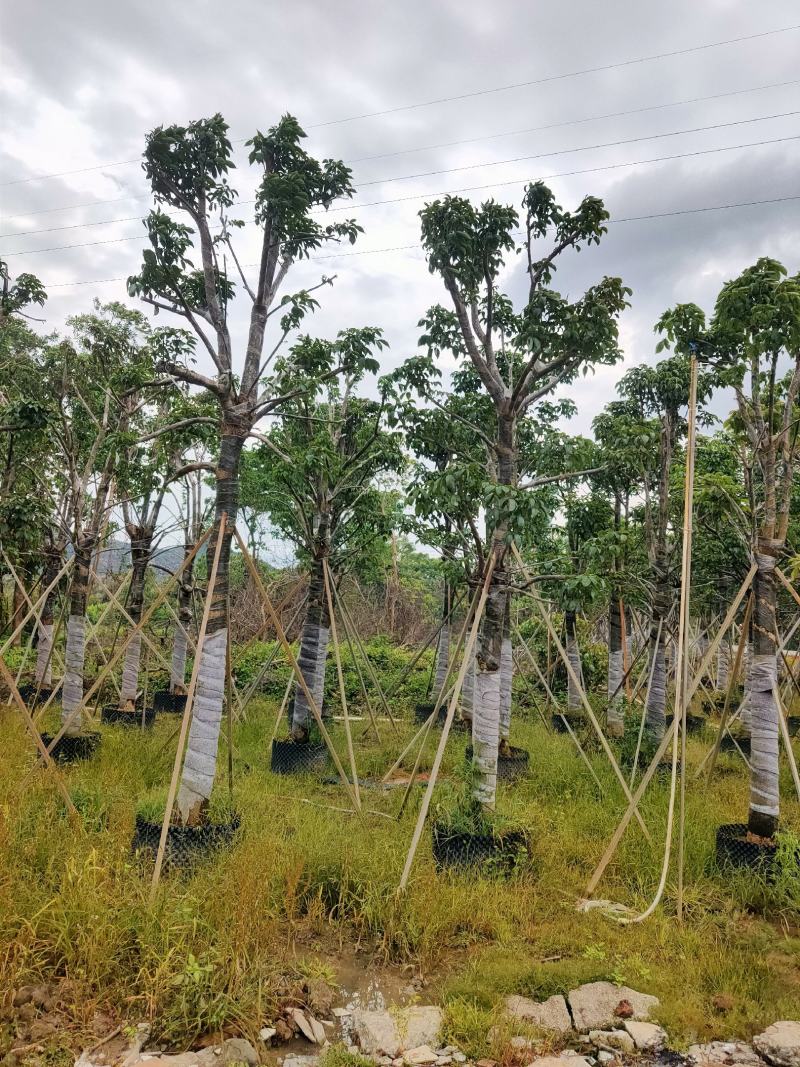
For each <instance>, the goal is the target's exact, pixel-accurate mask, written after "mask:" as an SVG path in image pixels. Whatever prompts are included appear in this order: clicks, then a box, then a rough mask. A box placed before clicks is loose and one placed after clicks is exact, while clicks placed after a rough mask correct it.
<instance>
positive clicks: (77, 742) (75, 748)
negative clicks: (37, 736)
mask: <svg viewBox="0 0 800 1067" xmlns="http://www.w3.org/2000/svg"><path fill="white" fill-rule="evenodd" d="M53 736H54V735H53V734H42V741H43V742H44V744H45V747H47V748H49V747H50V744H51V742H52V740H53ZM99 743H100V734H98V733H86V734H64V736H63V737H60V738H59V740H58V743H57V744H56V747H55V748H54V749H53V751H52V752H51V753H50V755H51V756H52V757H53V759H54V760H56V761H57V762H58V763H77V762H78V761H79V760H84V759H91V757H92V756H93V755H94V752H95V749H96V748H97V746H98V744H99Z"/></svg>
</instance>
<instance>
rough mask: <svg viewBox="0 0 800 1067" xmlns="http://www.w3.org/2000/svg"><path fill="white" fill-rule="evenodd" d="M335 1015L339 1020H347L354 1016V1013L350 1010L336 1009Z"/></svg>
mask: <svg viewBox="0 0 800 1067" xmlns="http://www.w3.org/2000/svg"><path fill="white" fill-rule="evenodd" d="M333 1014H334V1015H335V1016H336V1018H337V1019H346V1018H347V1016H348V1015H352V1014H353V1013H352V1011H351V1010H350V1009H349V1008H334V1009H333Z"/></svg>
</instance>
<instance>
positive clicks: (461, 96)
mask: <svg viewBox="0 0 800 1067" xmlns="http://www.w3.org/2000/svg"><path fill="white" fill-rule="evenodd" d="M794 30H800V23H795V24H794V25H791V26H781V27H778V28H777V29H774V30H762V31H761V32H760V33H748V34H743V35H742V36H740V37H729V38H727V39H726V40H724V41H708V42H706V43H705V44H697V45H692V46H690V47H689V48H677V49H673V50H672V51H669V52H655V53H653V54H651V55H646V56H637V57H635V58H633V59H623V60H618V61H616V62H614V63H603V64H601V65H600V66H596V67H584V68H583V69H581V70H572V71H563V72H561V73H559V74H546V75H544V76H543V77H541V78H532V79H530V80H529V81H522V82H512V83H510V84H509V85H496V86H490V87H488V88H485V89H474V90H472V91H470V92H466V93H458V94H456V95H454V96H440V97H436V98H434V99H432V100H421V101H418V102H416V103H413V104H399V105H397V106H395V107H390V108H384V109H383V110H382V111H367V112H363V113H361V114H358V115H346V116H344V117H343V118H338V119H328V120H327V121H325V122H315V123H312V124H310V125H309V126H307V129H321V128H323V127H326V126H337V125H341V124H343V123H346V122H359V121H361V120H362V119H372V118H380V117H382V116H384V115H396V114H398V113H399V112H401V111H414V110H416V109H418V108H423V107H433V106H434V105H436V104H447V103H452V102H454V101H459V100H471V99H474V98H475V97H478V96H489V95H493V94H495V93H505V92H509V91H510V90H512V89H523V88H527V87H529V86H532V85H545V84H547V83H549V82H556V81H565V80H567V79H569V78H578V77H583V76H584V75H587V74H600V73H603V72H604V71H608V70H618V69H620V68H622V67H632V66H637V65H638V64H641V63H651V62H653V61H654V60H658V59H672V58H674V57H676V56H686V55H691V54H693V53H695V52H704V51H707V50H708V49H712V48H722V47H724V46H726V45H731V44H740V43H742V42H744V41H755V40H758V39H760V38H764V37H774V36H777V35H778V34H781V33H790V32H792V31H794ZM244 139H245V138H239V139H238V140H239V141H243V140H244ZM138 162H139V159H123V160H117V161H116V162H113V163H99V164H96V165H95V166H91V167H78V168H76V169H75V170H62V171H56V172H54V173H51V174H37V175H35V176H32V177H29V178H16V179H14V180H13V181H10V182H0V187H5V186H9V185H23V184H26V183H28V182H36V181H45V180H46V179H49V178H63V177H66V176H67V175H70V174H86V173H88V172H89V171H96V170H104V169H105V168H106V167H125V166H130V165H131V164H133V163H138Z"/></svg>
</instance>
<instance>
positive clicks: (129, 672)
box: [119, 631, 142, 707]
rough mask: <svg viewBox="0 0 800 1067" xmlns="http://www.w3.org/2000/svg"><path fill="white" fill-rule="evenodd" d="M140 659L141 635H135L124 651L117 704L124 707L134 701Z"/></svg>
mask: <svg viewBox="0 0 800 1067" xmlns="http://www.w3.org/2000/svg"><path fill="white" fill-rule="evenodd" d="M141 658H142V634H141V631H139V632H138V633H135V634H134V635H133V637H132V638H131V639H130V641H129V642H128V647H127V648H126V649H125V663H124V665H123V668H122V687H121V689H120V697H119V702H120V705H121V706H122V707H124V706H125V705H126V704H127V703H128V702H129V701H131V702H135V701H136V690H137V689H138V687H139V662H140V660H141Z"/></svg>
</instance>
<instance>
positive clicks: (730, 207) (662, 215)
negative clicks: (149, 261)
mask: <svg viewBox="0 0 800 1067" xmlns="http://www.w3.org/2000/svg"><path fill="white" fill-rule="evenodd" d="M793 200H800V194H796V195H792V196H777V197H773V198H771V199H769V200H743V201H740V202H739V203H736V204H710V205H707V206H704V207H691V208H680V209H677V210H675V211H658V212H652V213H651V214H648V215H628V216H625V217H621V218H618V219H609V220H608V221H607V222H606V225H607V226H613V225H616V224H619V223H625V222H649V221H650V220H651V219H667V218H673V217H675V216H676V215H699V214H704V213H706V212H710V211H734V210H736V209H738V208H748V207H761V206H763V205H766V204H785V203H787V202H788V201H793ZM514 233H515V234H516V235H517V236H519V235H520V234H521V233H522V231H521V230H515V231H514ZM418 248H422V245H421V244H419V242H417V243H416V244H409V245H393V246H391V247H389V248H362V249H358V250H356V251H354V252H339V253H334V254H332V255H326V256H311V257H310V262H312V263H315V262H317V261H318V260H326V259H345V258H349V257H350V256H374V255H377V254H378V253H389V252H408V251H411V250H413V249H418ZM257 266H258V264H257V263H243V264H242V267H243V268H247V267H257ZM124 281H127V278H125V277H123V276H119V277H117V278H90V279H87V280H85V281H77V282H55V283H54V284H52V285H45V288H46V289H48V290H50V289H67V288H71V287H73V286H76V285H107V284H110V283H111V282H124Z"/></svg>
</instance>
